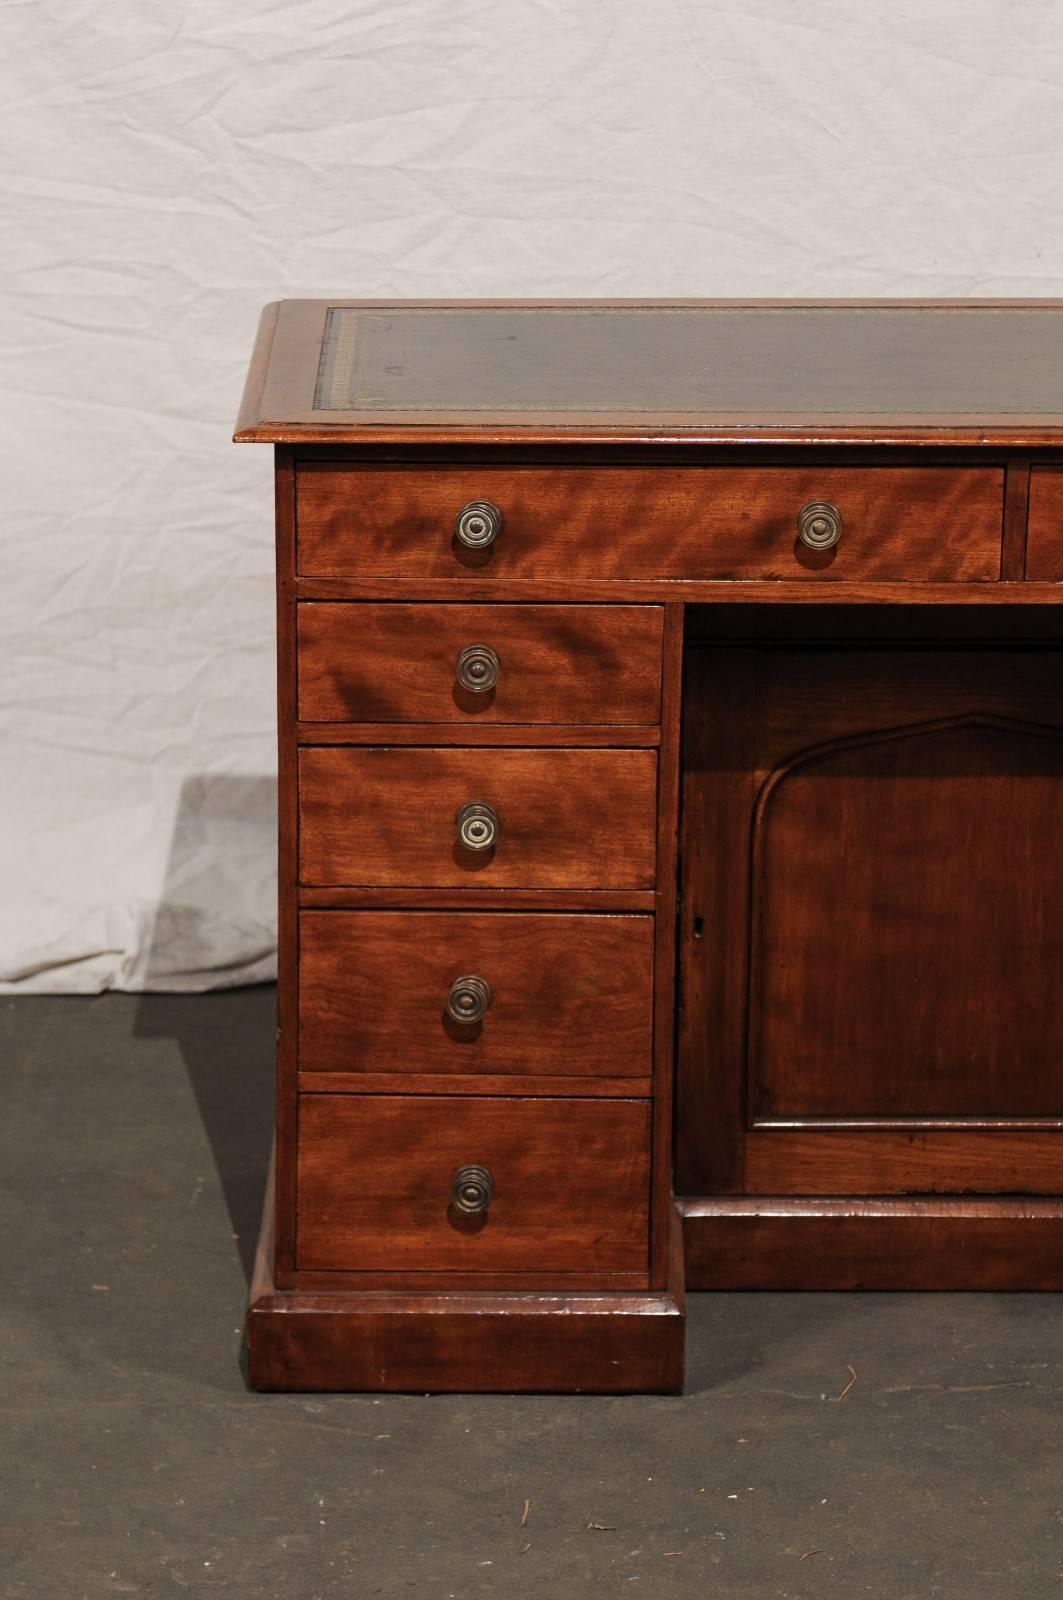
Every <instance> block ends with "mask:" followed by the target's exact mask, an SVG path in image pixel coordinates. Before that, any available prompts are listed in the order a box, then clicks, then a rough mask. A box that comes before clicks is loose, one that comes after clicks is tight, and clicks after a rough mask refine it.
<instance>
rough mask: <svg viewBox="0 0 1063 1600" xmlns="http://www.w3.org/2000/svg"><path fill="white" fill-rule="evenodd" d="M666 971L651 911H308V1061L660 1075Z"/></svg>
mask: <svg viewBox="0 0 1063 1600" xmlns="http://www.w3.org/2000/svg"><path fill="white" fill-rule="evenodd" d="M470 975H471V976H473V977H477V978H481V979H483V980H484V982H485V983H486V985H487V990H486V994H485V993H484V991H482V990H480V989H479V988H478V987H477V988H470V986H469V985H468V983H467V982H462V981H461V980H465V979H468V977H469V976H470ZM652 984H653V919H652V918H651V917H648V916H576V915H572V916H562V915H543V914H538V913H537V914H534V915H529V916H525V915H522V914H516V913H507V912H498V911H495V912H487V913H483V914H478V913H475V912H465V911H462V912H442V911H432V912H416V911H304V912H303V913H302V914H301V916H300V918H299V1064H300V1067H301V1069H302V1070H303V1071H304V1072H403V1073H417V1072H426V1073H456V1074H460V1073H478V1072H479V1073H498V1074H508V1073H513V1074H524V1075H527V1074H534V1073H542V1074H547V1075H557V1076H575V1077H594V1076H602V1075H605V1076H608V1077H617V1078H621V1077H639V1076H642V1077H646V1076H648V1075H649V1073H650V1070H651V1023H652V1017H653V990H652ZM484 1006H485V1007H486V1008H485V1009H483V1010H482V1015H479V1014H478V1013H479V1012H480V1011H481V1008H482V1007H484Z"/></svg>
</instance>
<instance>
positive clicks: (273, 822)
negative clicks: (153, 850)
mask: <svg viewBox="0 0 1063 1600" xmlns="http://www.w3.org/2000/svg"><path fill="white" fill-rule="evenodd" d="M276 840H277V780H276V778H275V777H269V776H248V777H233V776H226V775H222V776H215V775H206V774H204V775H201V776H195V777H192V778H189V779H188V780H187V781H186V782H185V784H184V786H183V788H182V791H181V798H180V803H179V806H178V811H177V818H176V821H175V824H174V834H173V840H172V842H171V846H170V855H169V859H168V862H167V868H166V876H165V880H164V883H163V887H162V891H161V894H160V900H159V908H158V912H157V915H156V918H155V924H154V930H153V934H152V940H151V946H150V948H149V950H148V954H147V959H146V968H145V981H146V983H147V985H148V988H149V990H151V989H153V988H154V987H155V986H156V985H157V986H158V987H159V988H165V987H166V986H168V985H169V984H170V983H171V982H173V975H174V973H175V971H180V972H187V971H188V970H190V969H193V970H194V968H195V967H196V965H201V966H202V977H201V980H200V981H201V984H202V985H203V986H204V987H210V986H211V985H217V984H224V983H226V981H227V980H228V979H229V977H230V975H231V969H228V970H227V969H225V968H224V967H221V966H217V967H212V966H211V964H210V963H211V961H212V953H213V952H219V959H220V952H222V951H224V952H225V958H226V959H227V960H235V961H236V962H238V963H239V969H240V970H244V971H248V972H250V973H252V974H254V975H257V974H259V973H261V974H262V975H263V977H271V976H272V974H273V972H274V971H275V965H276V963H275V940H276V929H275V923H274V917H273V908H274V906H275V903H276V866H275V863H276V850H277V843H276ZM249 885H250V886H251V887H250V888H249ZM230 904H233V905H235V904H238V905H239V907H240V916H239V919H237V918H235V917H230V916H228V915H227V913H226V910H225V909H224V908H225V907H227V906H229V905H230ZM256 911H257V912H258V915H257V916H256V915H255V912H256ZM249 912H250V914H249ZM134 1037H135V1038H145V1039H153V1038H167V1039H174V1040H175V1041H176V1042H177V1045H178V1047H179V1049H180V1051H181V1055H182V1058H183V1060H184V1064H185V1068H186V1070H187V1072H188V1077H189V1081H190V1083H191V1085H192V1090H193V1093H194V1095H195V1099H196V1105H197V1108H198V1111H199V1115H200V1117H201V1118H202V1121H203V1126H204V1128H205V1130H206V1133H207V1137H208V1139H209V1141H210V1146H211V1151H212V1154H213V1157H214V1163H215V1166H216V1167H217V1170H218V1176H219V1178H220V1181H221V1185H222V1190H223V1192H224V1195H225V1201H226V1205H227V1207H228V1211H229V1216H230V1218H231V1221H232V1229H233V1233H234V1234H235V1235H236V1237H237V1240H238V1244H239V1251H240V1260H241V1262H242V1264H243V1268H244V1273H245V1275H246V1277H247V1279H248V1281H250V1278H251V1272H252V1268H253V1264H254V1253H255V1244H256V1241H257V1237H258V1228H259V1222H260V1220H261V1214H262V1199H263V1194H264V1191H265V1183H266V1173H267V1169H268V1166H269V1155H270V1148H271V1143H272V1138H273V1069H274V1048H275V1041H276V1002H275V990H274V988H273V985H272V983H262V984H256V985H255V986H254V987H253V988H252V987H248V986H241V987H237V988H232V987H229V988H219V989H217V990H216V991H215V992H212V993H209V994H206V995H204V996H203V997H202V998H201V1000H200V1001H199V1002H198V1003H196V1004H194V1005H190V1004H189V1003H188V996H187V994H177V993H155V992H150V993H146V994H142V995H141V996H140V997H139V999H138V1002H137V1011H136V1021H135V1024H134Z"/></svg>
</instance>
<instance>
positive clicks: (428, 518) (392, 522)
mask: <svg viewBox="0 0 1063 1600" xmlns="http://www.w3.org/2000/svg"><path fill="white" fill-rule="evenodd" d="M483 499H486V500H490V501H493V502H494V503H495V504H496V505H497V506H498V507H499V509H500V510H501V512H502V514H503V517H504V519H505V520H504V523H503V527H502V531H501V533H500V534H499V535H498V537H497V539H496V541H495V542H494V544H492V545H491V546H490V547H489V548H488V549H486V550H468V549H466V548H464V547H463V546H462V545H461V544H459V543H458V542H457V540H456V539H455V537H454V521H455V517H456V516H457V514H458V512H459V511H460V510H461V508H462V506H463V505H465V504H466V503H467V502H469V501H473V500H483ZM815 500H828V501H830V502H832V503H833V504H834V505H836V506H837V508H838V510H839V511H840V512H841V515H842V520H843V525H844V526H843V533H842V536H841V539H840V540H839V542H838V544H837V546H835V547H834V548H833V549H830V550H824V551H815V550H810V549H808V548H806V547H805V546H804V545H803V544H802V543H800V542H799V540H798V536H797V516H798V512H799V511H800V510H801V508H802V507H803V506H804V505H806V504H807V503H809V502H810V501H815ZM296 505H297V515H298V526H299V536H298V538H299V542H298V562H299V566H298V571H299V572H300V573H301V574H304V575H307V576H313V577H320V578H336V577H338V578H342V577H350V576H354V575H357V576H358V577H362V578H374V577H383V578H395V579H401V578H457V577H462V576H466V577H469V578H475V577H476V576H477V574H479V575H480V576H482V577H492V578H513V579H527V578H542V579H550V578H565V579H578V578H581V577H586V578H617V579H638V578H646V579H649V578H658V577H663V578H688V579H697V578H715V579H721V578H762V579H765V580H780V579H789V580H808V581H810V582H812V581H819V582H823V581H827V580H835V581H837V580H839V579H866V580H868V581H882V580H892V581H894V582H901V583H904V582H912V581H914V580H916V579H922V580H924V581H931V580H937V581H939V582H940V581H947V582H969V583H970V582H978V583H988V582H992V581H994V580H995V579H997V578H999V577H1000V549H1001V520H1002V517H1003V507H1004V476H1003V473H1002V472H1001V471H1000V469H999V468H994V467H972V468H961V467H947V468H937V467H914V468H912V467H874V468H868V467H857V468H848V467H840V466H812V467H800V468H785V467H751V468H738V467H691V468H683V467H669V468H666V469H664V470H662V469H660V468H657V467H648V468H642V467H619V468H591V467H574V468H573V467H567V468H557V467H549V468H537V467H504V468H499V467H495V466H492V465H491V464H489V463H481V464H477V465H476V466H471V467H461V468H455V467H435V466H432V467H420V468H413V469H410V468H407V469H405V470H394V469H392V468H389V467H379V466H371V465H356V464H354V463H345V462H338V463H337V462H329V461H311V462H307V463H306V464H305V465H303V466H302V467H301V468H298V469H297V471H296Z"/></svg>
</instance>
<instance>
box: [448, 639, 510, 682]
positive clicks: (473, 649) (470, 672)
mask: <svg viewBox="0 0 1063 1600" xmlns="http://www.w3.org/2000/svg"><path fill="white" fill-rule="evenodd" d="M501 665H502V663H501V662H500V661H499V659H498V656H497V655H496V654H495V652H494V651H493V650H492V649H491V646H490V645H489V644H467V645H466V646H465V649H464V650H463V651H462V652H461V654H460V655H459V656H458V665H457V675H458V682H459V683H460V684H461V686H462V688H463V689H468V690H469V692H470V693H471V694H488V693H490V691H491V690H492V689H493V688H494V686H495V684H496V683H497V682H498V669H499V667H500V666H501Z"/></svg>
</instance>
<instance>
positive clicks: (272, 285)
mask: <svg viewBox="0 0 1063 1600" xmlns="http://www.w3.org/2000/svg"><path fill="white" fill-rule="evenodd" d="M2 17H3V25H4V26H3V40H4V45H5V47H6V49H5V51H4V58H3V59H4V72H5V75H6V82H5V83H4V86H3V91H2V93H0V124H2V129H3V137H2V140H0V168H2V173H3V185H4V206H3V222H2V228H3V251H2V257H0V260H2V270H3V273H4V280H5V281H4V294H3V298H2V302H0V316H2V335H0V337H2V350H3V363H4V382H3V408H4V417H3V444H4V457H3V472H2V482H3V486H4V500H5V502H6V504H5V508H4V516H3V534H4V548H5V562H4V582H3V585H2V586H0V608H2V638H3V674H2V707H3V738H2V743H0V750H2V762H3V770H2V773H0V793H2V796H3V805H2V826H0V850H2V852H3V857H2V863H0V870H2V886H3V892H2V922H0V980H3V982H2V985H0V986H2V987H3V988H4V989H8V990H80V991H93V990H98V989H103V988H108V987H112V988H122V989H134V990H136V989H152V988H155V989H199V988H209V987H213V986H220V985H226V984H232V983H238V982H243V981H248V980H255V979H262V978H266V977H268V976H270V975H271V974H272V972H273V969H274V953H273V947H274V913H273V900H274V891H275V881H274V872H275V869H274V811H275V780H274V753H273V650H272V630H273V613H272V588H271V585H272V576H271V569H272V544H271V540H272V507H271V497H270V461H269V454H268V451H267V450H265V449H262V448H255V447H251V446H244V447H242V448H240V449H236V448H234V447H232V446H231V445H230V444H229V442H228V440H229V434H230V432H231V426H232V422H233V418H234V414H235V410H236V406H237V402H238V399H239V394H240V389H241V384H242V378H243V369H244V365H245V361H246V358H247V355H248V352H249V349H250V345H251V340H252V337H253V334H254V330H255V325H256V322H257V319H258V312H259V308H260V306H261V305H262V304H263V303H264V302H265V301H267V300H272V299H277V298H280V297H282V296H288V295H291V296H295V295H329V294H337V295H357V296H363V295H364V296H372V295H380V296H396V295H410V296H418V295H424V296H446V295H459V296H466V295H468V296H473V295H569V294H572V295H618V294H622V295H684V294H707V295H746V294H750V295H786V294H808V293H818V294H836V295H864V294H869V295H881V294H886V295H891V294H916V295H923V294H925V295H931V294H946V295H968V294H969V295H983V294H997V293H1001V294H1017V295H1021V294H1056V295H1058V294H1060V293H1061V292H1063V287H1061V256H1060V245H1061V243H1063V238H1061V225H1060V210H1061V205H1063V179H1061V165H1060V157H1061V129H1063V6H1061V5H1060V4H1057V3H1046V0H992V3H990V0H946V3H940V0H939V3H935V0H918V3H911V0H908V3H906V0H892V3H891V4H889V5H885V4H881V3H880V4H868V3H867V0H802V3H797V0H748V3H745V4H739V5H737V6H722V5H719V4H716V3H711V0H658V3H657V4H653V5H650V4H647V3H646V0H539V3H534V0H391V3H386V0H372V3H365V4H351V3H349V0H272V3H267V0H243V3H237V4H235V5H221V4H218V3H217V0H166V3H165V4H163V3H161V0H92V3H89V0H21V3H20V0H8V3H7V4H6V5H4V6H3V8H2Z"/></svg>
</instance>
